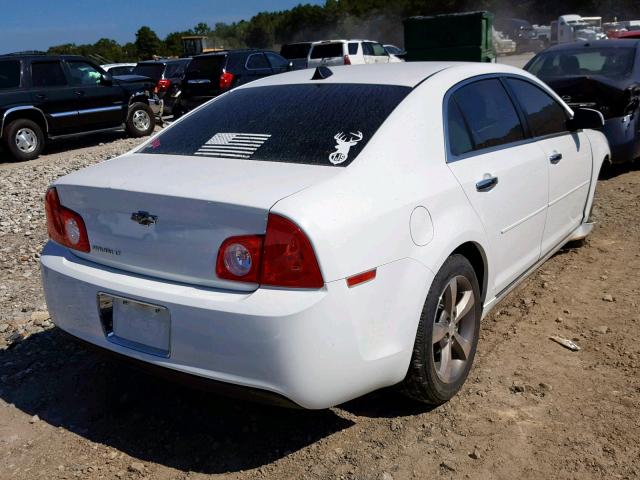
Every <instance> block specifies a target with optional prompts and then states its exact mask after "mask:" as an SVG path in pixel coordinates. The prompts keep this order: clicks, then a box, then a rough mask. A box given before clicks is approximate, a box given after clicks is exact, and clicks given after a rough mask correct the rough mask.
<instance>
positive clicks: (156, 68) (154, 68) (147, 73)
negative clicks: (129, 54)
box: [133, 63, 164, 82]
mask: <svg viewBox="0 0 640 480" xmlns="http://www.w3.org/2000/svg"><path fill="white" fill-rule="evenodd" d="M163 72H164V63H139V64H137V65H136V68H134V69H133V73H134V75H142V76H143V77H149V78H150V79H151V80H154V81H156V82H157V81H158V80H160V79H161V78H162V74H163Z"/></svg>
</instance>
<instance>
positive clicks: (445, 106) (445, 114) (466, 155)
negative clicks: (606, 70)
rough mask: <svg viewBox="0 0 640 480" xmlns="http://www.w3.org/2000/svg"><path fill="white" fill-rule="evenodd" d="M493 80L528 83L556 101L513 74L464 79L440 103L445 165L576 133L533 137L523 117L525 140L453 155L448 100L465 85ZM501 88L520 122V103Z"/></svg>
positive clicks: (528, 80)
mask: <svg viewBox="0 0 640 480" xmlns="http://www.w3.org/2000/svg"><path fill="white" fill-rule="evenodd" d="M492 78H495V79H497V80H498V81H500V83H502V81H501V80H506V79H508V78H515V79H517V80H524V81H526V82H527V83H530V84H531V85H533V86H534V87H537V88H539V89H540V90H542V91H543V92H545V93H547V95H549V96H550V97H551V98H553V99H554V100H555V101H556V102H557V99H556V98H554V96H553V95H550V94H549V92H547V91H546V90H545V89H544V88H542V87H541V86H539V85H536V83H535V82H532V81H531V79H529V78H527V77H524V76H522V75H517V74H513V73H487V74H483V75H476V76H474V77H469V78H466V79H464V80H462V81H461V82H458V83H456V84H455V85H453V86H452V87H451V88H449V90H447V92H446V93H445V95H444V98H443V101H442V114H443V115H442V127H443V130H444V137H445V158H446V163H453V162H457V161H459V160H465V159H467V158H470V157H477V156H479V155H484V154H486V153H493V152H496V151H499V150H505V149H508V148H514V147H519V146H521V145H527V144H529V143H533V142H539V141H541V140H547V139H549V138H555V137H560V136H564V135H572V134H574V133H576V132H570V131H566V132H558V133H552V134H548V135H543V136H539V137H534V136H533V135H531V131H530V129H529V125H528V124H527V119H526V116H525V117H524V123H523V124H522V127H523V129H524V133H525V138H524V139H522V140H518V141H517V142H510V143H504V144H502V145H496V146H494V147H486V148H482V149H480V150H472V151H470V152H467V153H463V154H461V155H455V154H454V153H453V152H452V151H451V144H450V141H449V123H448V118H449V99H450V98H451V96H452V95H453V94H454V93H455V92H456V91H458V90H459V89H461V88H463V87H465V86H466V85H469V84H471V83H475V82H479V81H482V80H489V79H492ZM503 88H504V89H505V91H506V93H507V96H508V97H509V98H510V99H511V101H512V102H513V106H514V108H515V110H516V114H517V115H518V118H519V119H520V121H521V122H522V121H523V118H521V114H522V115H524V112H522V111H521V110H522V107H521V106H520V103H519V101H518V99H517V98H516V97H515V94H514V93H512V92H511V91H510V89H509V88H508V87H507V86H505V85H504V84H503ZM559 104H560V106H562V107H563V108H564V110H565V111H566V112H567V115H569V111H568V110H567V108H566V106H565V105H563V104H562V103H560V102H559Z"/></svg>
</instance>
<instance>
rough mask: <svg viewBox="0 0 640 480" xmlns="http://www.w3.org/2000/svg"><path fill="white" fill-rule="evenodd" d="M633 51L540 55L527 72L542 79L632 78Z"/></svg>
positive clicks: (591, 50)
mask: <svg viewBox="0 0 640 480" xmlns="http://www.w3.org/2000/svg"><path fill="white" fill-rule="evenodd" d="M635 54H636V49H635V47H631V48H629V47H602V48H581V49H576V50H558V51H551V52H547V53H542V54H540V55H539V56H538V57H536V58H535V59H534V60H533V61H532V62H531V64H530V65H529V66H528V67H527V70H528V71H529V72H530V73H532V74H533V75H536V76H538V77H541V78H545V77H560V76H583V75H603V76H605V77H626V76H629V75H630V74H631V71H632V69H633V61H634V58H635Z"/></svg>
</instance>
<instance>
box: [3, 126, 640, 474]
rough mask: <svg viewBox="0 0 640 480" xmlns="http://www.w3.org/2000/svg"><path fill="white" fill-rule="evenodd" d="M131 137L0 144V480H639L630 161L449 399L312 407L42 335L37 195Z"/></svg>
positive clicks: (374, 399) (639, 187)
mask: <svg viewBox="0 0 640 480" xmlns="http://www.w3.org/2000/svg"><path fill="white" fill-rule="evenodd" d="M137 142H138V141H137V140H131V139H124V138H122V137H121V136H119V135H111V136H104V137H100V138H93V139H85V140H78V141H74V142H71V143H66V144H56V145H54V146H53V148H50V149H49V150H48V151H47V152H46V154H45V155H44V156H43V157H42V158H41V159H39V160H36V161H33V162H25V163H22V164H17V163H6V157H5V156H4V155H3V154H2V153H1V152H0V272H1V275H0V465H2V467H1V468H0V478H1V479H25V480H26V479H29V480H30V479H74V478H86V479H96V480H97V479H132V480H136V479H143V478H147V479H152V478H153V479H167V480H168V479H187V478H189V479H193V478H195V479H205V478H206V479H209V478H223V479H263V478H273V479H283V478H287V479H353V480H355V479H383V480H391V479H396V480H397V479H408V478H416V479H418V478H420V479H421V478H504V479H512V478H516V477H517V478H532V479H539V478H560V479H591V478H593V479H599V478H607V479H610V478H624V479H636V478H640V446H639V444H638V438H640V418H639V415H638V408H639V407H640V375H639V373H640V372H639V368H640V343H639V337H640V313H639V310H640V309H639V308H638V307H639V303H640V300H639V299H638V298H639V297H638V294H639V293H640V277H639V275H638V273H637V272H638V269H639V268H640V253H639V250H638V244H639V242H640V227H639V225H640V212H639V211H638V208H637V206H638V205H640V170H639V169H638V168H637V167H625V168H621V169H618V170H616V171H614V172H612V173H611V174H610V176H609V178H607V179H604V180H602V181H601V182H600V184H599V187H598V192H597V203H596V208H595V216H596V219H597V220H598V222H599V223H598V226H597V228H596V230H595V231H594V233H593V234H592V236H591V237H590V239H589V241H588V242H587V245H586V246H584V247H582V248H579V249H578V248H566V249H564V250H562V251H561V252H560V253H558V254H557V255H555V256H554V257H553V258H552V259H551V260H549V261H548V262H547V263H546V264H545V265H544V266H543V267H542V268H541V269H540V270H539V271H538V272H537V273H536V274H534V275H533V276H532V277H531V278H530V279H528V280H527V281H526V282H525V283H524V284H523V285H522V286H520V287H519V288H518V289H516V290H515V291H514V292H513V293H512V294H511V295H510V296H509V297H507V298H506V299H505V300H504V301H503V302H502V303H501V304H500V305H499V306H498V307H497V308H496V309H495V310H494V311H493V313H492V314H491V315H489V316H488V318H486V319H485V321H484V322H483V326H482V334H481V339H480V344H479V348H478V354H477V357H476V365H475V366H474V369H473V370H472V372H471V375H470V377H469V380H468V382H467V384H466V385H465V387H464V388H463V390H462V392H461V393H460V395H458V396H457V397H455V398H454V399H453V400H452V401H450V402H449V403H447V404H446V405H443V406H441V407H439V408H436V409H433V410H429V409H425V408H424V407H423V406H421V405H417V404H415V403H412V402H409V401H407V400H404V399H403V398H402V397H399V396H398V395H397V394H396V393H395V392H394V391H393V390H392V389H390V390H385V391H381V392H376V393H373V394H370V395H367V396H365V397H363V398H361V399H358V400H356V401H352V402H349V403H347V404H344V405H341V406H339V407H336V408H332V409H329V410H325V411H319V412H307V411H292V410H284V409H278V408H273V407H266V406H261V405H256V404H251V403H245V402H240V401H236V400H231V399H226V398H222V397H218V396H216V395H214V394H211V393H206V392H202V391H196V390H192V389H190V388H187V387H184V386H180V385H176V384H173V383H170V382H167V381H164V380H160V379H156V378H153V377H149V376H147V375H146V374H143V373H140V372H137V371H134V370H130V369H129V368H124V367H123V366H121V365H119V364H117V363H114V362H112V361H111V360H108V359H105V358H103V357H101V356H100V355H98V354H96V353H94V352H91V351H88V350H85V349H84V348H82V347H79V346H76V345H75V344H74V343H73V342H70V341H69V338H68V337H67V336H66V335H64V334H63V333H61V332H60V331H59V330H57V329H56V328H55V327H53V326H52V324H51V322H50V321H49V316H48V314H47V312H46V307H45V305H44V301H43V295H42V290H41V287H40V278H39V270H38V255H39V251H40V249H41V247H42V245H43V243H44V242H45V238H46V231H45V225H44V214H43V205H42V199H43V194H44V192H45V190H46V187H47V185H48V184H49V183H50V182H51V181H52V180H53V179H55V178H56V177H58V176H60V175H63V174H65V173H67V172H70V171H72V170H75V169H77V168H81V167H83V166H85V165H89V164H91V163H94V162H99V161H102V160H105V159H108V158H111V157H113V156H115V155H118V154H120V153H123V152H125V151H127V150H129V149H130V148H131V147H132V146H134V145H135V144H136V143H137ZM550 335H561V336H563V337H566V338H570V339H573V340H574V341H575V342H576V343H578V344H579V345H580V346H581V347H582V350H581V351H579V352H571V351H569V350H566V349H564V348H563V347H561V346H560V345H558V344H556V343H554V342H552V341H550V340H549V336H550Z"/></svg>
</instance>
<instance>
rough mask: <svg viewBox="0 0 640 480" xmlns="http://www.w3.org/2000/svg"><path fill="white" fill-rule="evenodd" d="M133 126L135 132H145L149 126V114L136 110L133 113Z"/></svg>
mask: <svg viewBox="0 0 640 480" xmlns="http://www.w3.org/2000/svg"><path fill="white" fill-rule="evenodd" d="M132 120H133V126H134V127H136V130H140V131H141V132H144V131H146V130H147V129H148V128H149V126H150V125H151V119H150V118H149V114H148V113H147V112H145V111H144V110H136V111H135V112H133V119H132Z"/></svg>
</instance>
